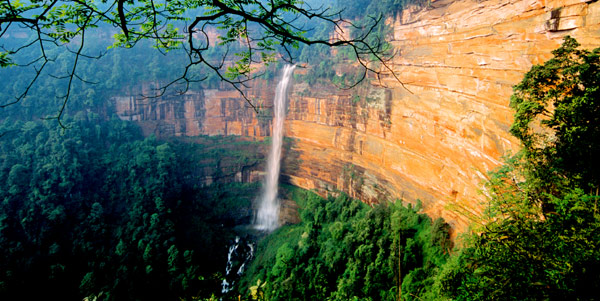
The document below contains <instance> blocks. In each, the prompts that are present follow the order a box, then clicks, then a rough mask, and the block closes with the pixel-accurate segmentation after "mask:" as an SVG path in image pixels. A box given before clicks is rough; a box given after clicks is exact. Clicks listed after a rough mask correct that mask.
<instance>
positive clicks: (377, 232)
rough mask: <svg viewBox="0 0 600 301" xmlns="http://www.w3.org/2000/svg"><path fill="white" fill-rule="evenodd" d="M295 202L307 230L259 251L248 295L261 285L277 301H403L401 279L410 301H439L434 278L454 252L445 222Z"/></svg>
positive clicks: (309, 198) (412, 212)
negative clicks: (423, 300) (435, 300)
mask: <svg viewBox="0 0 600 301" xmlns="http://www.w3.org/2000/svg"><path fill="white" fill-rule="evenodd" d="M292 198H293V199H294V200H296V202H297V203H298V204H299V205H300V207H301V210H300V214H301V218H302V222H301V223H300V224H297V225H292V226H285V227H283V228H281V229H279V230H277V231H276V232H275V233H273V234H272V235H270V236H269V237H267V238H266V239H265V240H263V241H262V242H260V243H259V246H258V249H257V257H256V260H255V261H254V263H253V264H252V266H251V267H250V268H249V269H248V272H247V274H246V276H245V279H244V281H243V282H242V285H241V286H240V293H241V294H244V295H246V294H247V289H248V287H249V286H251V285H254V284H256V283H257V281H258V280H259V279H260V280H263V281H266V285H264V293H265V297H266V298H267V299H269V300H298V299H301V300H327V299H334V300H351V299H358V300H396V299H397V297H398V283H399V282H398V278H399V277H400V275H401V278H402V279H403V282H402V295H403V298H405V299H406V300H418V299H419V298H429V299H431V298H433V296H432V295H431V293H432V283H433V279H432V278H431V276H432V275H435V274H436V271H437V270H438V268H439V267H440V266H441V265H443V264H444V263H445V261H446V258H447V252H448V251H449V249H450V248H451V242H450V240H449V232H448V231H449V226H448V225H447V224H445V223H444V222H443V221H442V220H440V219H438V220H435V221H433V222H432V221H431V219H430V218H429V217H427V216H426V215H424V214H419V213H418V211H419V210H420V206H419V205H417V206H416V207H412V206H411V205H408V206H407V207H404V206H403V205H401V202H397V203H395V204H392V203H390V204H382V205H378V206H375V207H373V208H371V207H369V206H367V205H365V204H364V203H362V202H360V201H358V200H350V199H349V198H348V197H347V196H345V195H344V194H341V195H339V196H338V197H336V198H333V197H330V198H328V199H323V198H321V197H319V196H317V195H315V194H314V193H310V192H304V191H294V192H293V196H292ZM399 257H400V258H402V260H401V262H402V264H401V267H400V266H399V265H398V258H399Z"/></svg>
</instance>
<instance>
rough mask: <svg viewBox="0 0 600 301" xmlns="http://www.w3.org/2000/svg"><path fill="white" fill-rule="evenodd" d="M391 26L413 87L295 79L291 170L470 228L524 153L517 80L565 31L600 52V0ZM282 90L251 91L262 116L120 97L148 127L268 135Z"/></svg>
mask: <svg viewBox="0 0 600 301" xmlns="http://www.w3.org/2000/svg"><path fill="white" fill-rule="evenodd" d="M388 23H389V25H390V26H391V27H392V28H393V35H392V36H391V37H390V39H391V43H392V44H393V45H394V47H395V49H396V50H397V52H398V55H397V56H396V59H395V60H394V62H393V68H394V70H395V71H396V74H397V75H398V76H399V78H400V80H401V81H402V83H403V84H404V87H403V86H402V85H400V84H399V83H398V82H397V81H395V80H394V79H393V78H392V77H390V76H388V77H386V78H384V80H383V82H382V83H379V82H375V84H376V85H379V86H378V87H371V88H363V89H361V90H358V91H339V90H336V89H335V88H333V87H315V86H313V87H309V86H308V85H306V84H304V83H301V82H296V83H295V85H294V87H293V93H292V97H291V102H290V105H289V111H288V121H287V124H286V135H287V136H288V137H290V138H292V139H289V140H288V141H286V146H287V149H288V150H287V152H286V158H285V159H284V165H283V173H284V175H283V177H284V179H285V180H287V181H288V182H290V183H293V184H296V185H298V186H301V187H304V188H309V189H317V190H318V191H320V192H322V193H326V192H327V191H335V190H336V189H339V190H343V191H346V192H348V193H349V194H350V195H352V196H355V197H359V198H361V199H362V200H364V201H366V202H374V201H377V200H382V199H392V200H393V199H397V198H403V199H406V200H409V201H414V200H416V199H421V200H422V201H423V203H424V205H425V211H426V212H427V213H429V214H431V215H432V216H434V217H437V216H441V217H444V218H445V219H446V220H447V221H449V222H450V223H451V224H452V225H453V226H455V227H457V228H463V227H464V226H465V225H467V224H468V219H467V217H466V215H465V212H468V213H473V214H479V213H480V211H481V208H482V206H481V202H482V201H485V196H484V194H485V193H482V192H481V191H480V190H481V181H482V180H483V179H484V178H485V175H486V173H487V171H489V170H490V169H492V168H494V167H495V166H498V165H499V164H500V163H501V156H502V155H503V154H505V153H506V152H507V151H510V150H513V151H514V150H516V149H517V148H518V143H517V141H515V139H514V138H512V137H511V136H510V134H509V133H508V129H509V126H510V124H511V122H512V115H513V113H512V111H511V110H510V108H509V106H508V105H509V99H510V95H511V93H512V86H513V85H514V84H516V83H518V82H519V81H520V80H521V78H522V77H523V74H524V73H525V72H526V71H528V70H529V69H530V68H531V66H532V65H533V64H539V63H543V62H544V61H546V60H547V59H549V58H550V57H551V51H552V50H553V49H555V48H557V47H558V46H559V45H560V43H561V41H562V37H563V36H565V35H571V36H573V37H575V38H577V39H578V41H579V42H580V43H582V44H583V46H584V47H586V48H596V47H600V3H599V2H593V1H591V2H589V1H588V2H586V1H576V0H566V1H564V0H563V1H535V0H513V1H502V0H491V1H452V0H439V1H432V2H431V4H430V5H429V6H428V7H426V8H424V9H416V8H411V9H408V10H406V11H404V12H401V13H399V14H397V17H396V18H395V19H390V20H388ZM275 85H276V83H273V82H271V83H266V82H262V83H259V84H257V86H255V87H254V88H253V89H251V90H249V91H248V94H249V95H250V96H251V97H250V98H252V99H256V100H257V101H258V102H259V103H260V105H261V106H262V107H263V108H267V110H263V111H262V112H263V115H260V114H259V115H257V114H255V113H254V111H253V110H252V109H251V108H249V107H248V106H247V105H246V103H245V102H244V100H243V99H241V98H240V97H239V95H237V94H236V93H234V92H232V91H216V90H212V91H211V90H208V91H203V92H195V93H188V94H186V95H185V96H184V97H182V98H177V99H176V100H172V99H162V100H160V101H157V102H154V103H152V102H149V101H146V100H142V99H137V100H136V99H132V98H130V99H127V98H123V97H121V98H115V101H116V107H117V110H118V111H119V112H120V113H119V115H120V116H121V118H123V119H129V120H138V121H140V123H141V124H142V125H143V126H144V128H145V129H146V132H147V133H157V134H162V135H188V136H193V135H198V134H208V135H219V134H224V135H249V136H258V137H263V136H268V135H269V134H270V129H269V128H270V121H269V116H267V115H269V114H268V112H269V110H268V108H269V106H270V105H272V104H271V102H272V94H273V93H272V91H271V89H270V88H269V87H273V88H274V87H275ZM264 112H267V113H266V114H265V113H264Z"/></svg>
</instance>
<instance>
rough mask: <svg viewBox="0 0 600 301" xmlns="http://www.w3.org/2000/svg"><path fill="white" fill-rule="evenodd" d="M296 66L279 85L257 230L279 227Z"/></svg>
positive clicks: (289, 68)
mask: <svg viewBox="0 0 600 301" xmlns="http://www.w3.org/2000/svg"><path fill="white" fill-rule="evenodd" d="M294 68H296V66H295V65H286V66H285V68H283V76H282V77H281V81H280V82H279V84H278V85H277V91H275V100H274V117H273V135H272V137H271V151H270V152H269V158H268V161H267V177H266V182H265V185H264V187H263V191H262V194H261V197H260V199H259V201H260V204H259V207H258V212H257V214H256V222H255V225H256V229H259V230H264V231H273V230H275V229H276V228H277V226H279V200H278V199H277V188H278V185H279V183H278V182H279V170H280V163H281V145H282V142H283V121H284V120H285V104H286V99H287V91H288V86H289V82H290V80H291V78H292V73H293V72H294Z"/></svg>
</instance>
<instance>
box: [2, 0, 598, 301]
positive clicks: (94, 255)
mask: <svg viewBox="0 0 600 301" xmlns="http://www.w3.org/2000/svg"><path fill="white" fill-rule="evenodd" d="M33 2H35V1H32V3H33ZM143 2H144V3H150V1H143ZM217 2H218V1H217ZM250 2H251V3H252V4H256V3H255V2H252V1H250ZM275 2H277V1H275ZM275 2H273V3H275ZM307 2H311V3H313V2H314V3H320V2H319V1H307ZM330 2H333V1H330ZM182 3H183V2H181V3H180V2H177V4H178V5H182ZM231 3H237V2H236V1H232V2H231ZM277 3H278V2H277ZM294 3H298V2H296V1H294ZM408 3H409V1H404V0H386V1H356V0H351V1H335V4H336V5H338V7H341V6H345V5H348V7H350V8H349V9H347V10H344V14H345V16H346V17H347V18H350V19H352V20H355V22H356V24H357V25H361V24H363V25H365V24H367V25H368V24H370V23H369V19H368V18H362V17H363V16H364V15H365V13H366V14H368V15H385V14H388V15H389V14H390V12H396V11H399V10H401V9H402V8H403V7H405V6H406V5H407V4H408ZM410 3H412V4H417V5H421V6H425V5H428V4H429V2H425V1H417V2H415V1H410ZM350 4H351V5H350ZM11 9H12V8H11ZM11 9H9V8H7V7H6V5H5V4H0V25H1V24H4V23H6V22H8V21H6V22H5V18H4V17H5V16H7V14H5V13H6V12H7V11H11ZM22 11H26V9H25V8H23V9H22ZM209 12H210V11H209ZM131 13H132V14H134V15H131V16H130V17H131V18H132V19H135V17H139V16H135V13H136V12H135V11H133V10H132V12H131ZM169 13H171V14H175V13H179V10H175V9H174V10H173V11H169ZM286 13H290V12H289V11H286ZM65 14H67V12H65ZM116 15H117V14H115V16H116ZM11 17H12V16H11ZM53 17H55V18H57V20H58V21H57V22H58V24H59V25H60V24H61V23H60V21H61V20H63V19H61V18H63V17H64V16H62V15H57V16H53ZM63 21H64V20H63ZM176 21H181V20H179V19H177V20H176ZM321 21H322V22H323V23H321V25H323V26H315V28H317V30H314V31H311V32H310V33H307V36H308V37H310V38H314V39H321V40H326V39H328V38H329V36H328V35H329V33H330V31H331V30H332V28H333V25H332V24H329V23H328V22H327V20H325V21H323V20H321ZM3 22H4V23H3ZM111 22H113V23H114V22H116V23H115V24H116V25H117V26H119V18H118V17H114V20H112V21H111ZM229 22H231V23H223V26H225V27H226V28H225V29H227V30H228V29H230V28H234V29H235V28H238V29H239V28H240V27H239V26H240V24H238V23H236V22H235V20H229ZM115 24H112V25H115ZM63 25H64V24H63ZM228 25H229V26H230V27H227V26H228ZM288 25H289V24H288ZM236 26H237V27H236ZM99 27H100V28H103V27H102V25H99ZM4 28H5V29H6V27H4ZM107 28H109V27H107ZM365 28H369V27H368V26H366V27H365V26H357V28H354V29H353V31H352V33H353V34H354V35H358V36H362V35H363V34H365V32H364V29H365ZM63 29H64V28H63ZM110 29H111V30H113V31H114V28H112V27H111V28H110ZM64 30H66V31H65V32H61V33H63V34H64V36H63V37H61V38H64V39H68V38H69V30H70V29H69V28H68V27H67V29H64ZM131 30H132V36H126V34H125V33H120V35H119V34H117V37H118V38H120V40H118V42H119V43H121V44H123V45H127V42H132V41H133V40H131V39H133V37H134V35H133V34H134V30H135V29H131ZM361 30H363V32H361ZM371 30H372V32H370V33H369V34H368V35H367V36H368V38H369V39H372V40H371V41H370V42H369V43H375V44H377V43H378V41H381V40H383V41H385V39H386V37H387V35H388V34H389V27H388V26H386V24H385V23H377V24H376V26H374V27H373V28H371ZM167 33H168V31H167ZM234 33H235V34H241V33H239V32H235V31H234ZM121 35H123V36H121ZM242 35H243V34H242ZM236 37H237V36H230V37H228V38H229V39H228V40H225V41H222V43H223V44H231V45H229V46H230V48H228V49H229V50H231V51H232V52H237V53H243V52H244V51H245V49H244V47H241V46H240V45H237V44H235V43H236ZM162 38H165V36H161V37H160V39H162ZM167 38H169V37H167ZM25 39H26V40H27V39H31V37H27V38H25ZM160 39H159V40H160ZM1 41H2V42H3V43H4V44H3V48H2V49H3V50H2V51H0V62H1V63H2V67H3V68H2V69H0V72H1V73H0V75H1V76H2V81H0V100H2V105H3V107H2V109H1V110H2V113H1V115H0V299H2V300H14V299H24V300H34V299H42V298H44V299H58V300H61V299H66V300H71V299H73V300H75V299H78V300H82V299H85V298H87V300H155V299H159V300H217V299H221V300H598V294H597V292H598V291H599V290H600V212H598V201H599V199H600V197H599V192H598V191H599V189H600V166H599V163H598V162H599V161H596V157H597V156H598V154H599V153H600V143H599V140H598V137H599V136H600V102H599V100H600V48H598V49H594V50H585V49H582V48H581V47H580V45H579V44H578V42H577V41H576V40H575V39H573V38H570V37H568V36H567V37H565V39H564V41H563V43H562V45H561V46H560V47H559V48H557V49H556V50H554V51H553V53H552V54H553V58H552V59H550V60H548V61H547V62H545V63H543V64H541V65H535V66H533V67H532V68H531V70H530V71H529V72H527V73H526V74H525V76H524V78H523V79H522V81H521V82H520V83H519V84H517V85H516V86H515V87H514V93H513V95H512V97H511V99H510V107H511V109H512V110H513V112H514V122H513V124H512V126H511V127H510V133H511V134H512V135H513V136H514V137H515V138H516V139H517V140H518V141H519V142H520V145H521V150H520V151H518V152H516V153H514V154H506V155H505V157H504V159H503V160H504V161H503V164H502V165H501V166H500V167H498V168H496V169H494V170H493V171H491V172H490V173H489V174H488V176H487V181H485V183H483V184H482V190H483V191H485V203H484V205H483V212H482V215H481V216H471V215H469V216H468V217H469V218H470V222H471V227H470V228H469V229H468V230H467V231H466V232H464V233H455V232H453V231H454V230H453V229H452V228H451V227H450V225H449V224H448V223H447V221H444V220H443V219H439V218H438V219H432V218H430V217H429V216H427V215H426V214H425V213H424V211H423V206H422V204H421V203H420V201H415V202H408V201H407V200H401V199H399V200H389V201H384V200H382V201H381V202H379V204H372V205H368V204H365V203H363V202H361V200H355V199H352V198H351V197H349V196H347V195H346V194H344V193H343V192H340V191H330V193H329V195H326V196H319V195H318V194H316V193H315V192H312V191H306V190H302V189H300V188H298V187H294V186H291V185H282V187H281V190H282V192H281V197H282V198H284V199H286V200H291V201H293V202H294V203H295V204H297V205H298V216H299V221H298V223H295V224H286V225H282V226H281V227H280V228H278V229H277V230H276V231H274V232H273V233H270V234H268V235H267V234H265V233H259V232H257V231H254V230H252V229H251V228H250V227H249V225H251V224H252V219H253V210H254V207H253V206H254V202H255V198H256V196H257V195H258V193H259V191H260V189H261V184H260V183H258V182H255V183H238V182H235V181H231V180H230V179H229V180H228V178H226V175H224V174H223V166H224V165H234V166H236V167H239V168H240V169H241V168H242V166H254V167H256V166H262V165H264V164H263V161H264V149H265V148H266V144H267V143H268V142H269V139H264V140H260V139H242V138H241V137H219V136H216V137H204V136H200V137H191V138H185V139H183V138H175V137H171V138H157V137H154V136H147V137H145V136H143V135H142V131H141V129H140V128H139V127H138V126H137V125H136V124H135V123H133V122H127V121H122V120H120V119H119V118H118V117H116V116H115V115H113V113H112V110H113V108H111V104H110V102H109V101H107V99H109V98H110V97H111V96H113V95H115V94H118V93H124V92H125V93H128V92H132V91H133V92H135V93H137V92H138V91H139V90H140V87H139V85H140V83H152V85H153V87H155V88H158V90H155V92H158V93H160V92H161V90H160V86H161V85H165V84H167V83H169V81H170V80H173V79H176V78H177V76H178V74H180V72H181V70H182V69H181V66H185V65H186V64H187V63H188V62H187V61H186V60H188V59H189V58H190V56H188V53H185V51H184V50H183V49H168V50H169V51H168V53H166V54H162V53H160V52H156V51H155V50H156V45H153V44H152V43H151V42H148V41H145V40H144V39H140V40H139V41H137V40H136V41H135V43H136V44H137V45H135V46H136V47H133V48H130V47H124V48H118V47H117V48H115V49H111V51H108V52H106V54H104V55H103V56H102V57H100V58H86V57H82V58H81V60H80V61H79V62H78V65H77V68H78V69H77V70H78V71H77V76H78V77H80V78H79V80H75V81H73V83H71V82H70V81H69V76H66V77H65V76H64V75H65V72H67V71H66V70H69V68H71V67H72V65H71V64H72V62H73V51H65V49H64V48H62V47H60V46H57V45H54V46H49V47H48V48H47V49H45V51H46V53H47V55H48V56H49V57H52V58H53V59H52V60H51V63H50V64H49V65H48V66H47V67H46V69H45V72H46V73H45V75H49V74H50V75H53V76H43V77H40V79H39V80H36V84H35V85H33V86H31V87H28V86H27V85H28V83H29V82H31V80H32V78H34V77H35V75H34V73H32V72H31V70H32V68H33V69H35V70H37V69H36V68H37V67H36V66H38V67H39V65H35V64H34V65H31V66H25V67H31V68H29V69H28V68H13V67H15V66H10V65H11V64H13V63H16V64H25V63H26V62H27V61H30V60H32V59H35V55H36V54H35V50H32V49H25V50H23V51H21V52H20V54H21V55H23V56H22V57H21V58H22V59H23V61H12V57H10V56H11V55H13V54H14V53H11V52H10V51H4V49H8V48H10V47H11V46H14V45H11V43H13V42H15V41H13V40H6V39H4V38H2V40H1ZM261 41H263V42H265V43H266V44H263V45H262V46H264V49H263V50H265V52H267V53H268V52H269V51H275V49H277V50H281V48H277V47H275V46H272V45H271V44H268V43H272V41H271V42H266V41H264V40H261ZM17 42H18V41H17ZM20 42H23V41H20ZM113 43H114V41H113V40H112V38H111V37H108V36H99V37H95V38H90V39H88V41H87V44H86V51H87V52H86V53H102V52H104V51H105V50H106V49H107V48H110V47H113V46H115V45H114V44H113ZM117 44H118V43H117ZM123 45H120V46H123ZM221 46H223V45H221ZM292 46H297V47H292ZM379 46H380V47H381V49H380V50H381V51H382V53H385V52H386V51H387V50H389V49H390V45H388V44H387V42H383V43H382V44H380V45H379ZM16 47H18V46H16ZM290 47H291V48H290V52H289V53H288V54H290V55H291V56H293V57H294V58H297V59H298V60H299V61H301V62H303V63H305V64H307V66H308V70H307V72H306V73H305V74H303V75H299V76H297V79H296V80H301V81H304V82H307V83H309V85H311V86H313V85H315V84H321V85H334V86H336V87H338V88H348V86H352V85H354V84H355V83H357V82H359V83H361V84H368V83H367V82H361V78H362V72H363V71H360V70H359V68H358V69H357V68H355V67H357V66H356V64H355V65H352V66H350V67H348V68H347V69H344V70H345V72H344V74H343V75H341V76H340V75H338V74H337V73H336V68H340V67H339V66H343V65H345V64H346V65H348V63H349V62H355V61H356V60H357V59H359V55H357V53H356V52H353V51H354V50H355V48H353V46H352V45H342V46H341V47H339V48H337V52H336V54H335V55H334V56H332V55H331V52H330V45H326V44H321V45H313V46H311V47H308V46H307V45H303V44H301V43H299V44H298V45H296V44H292V45H291V46H290ZM159 48H160V47H159ZM166 48H169V47H166ZM224 49H225V48H220V47H208V48H207V49H204V50H203V51H206V52H202V54H203V55H205V56H206V57H209V58H214V57H218V58H220V57H222V56H223V55H225V54H226V52H227V51H229V50H227V51H225V50H224ZM286 49H287V48H286ZM163 50H164V49H163ZM361 54H364V53H361ZM371 55H373V54H371ZM167 60H168V61H169V62H170V63H169V64H166V65H165V64H161V62H162V61H167ZM241 60H242V65H239V64H238V65H237V66H238V67H232V68H234V69H233V73H234V74H235V73H236V72H237V75H243V73H244V72H245V69H243V68H244V66H243V64H245V63H248V62H252V56H250V57H249V58H248V57H246V60H245V61H244V57H243V56H242V58H241ZM266 60H267V61H268V58H267V59H266ZM375 61H376V63H377V60H375ZM38 63H39V62H38ZM228 63H232V62H231V61H228ZM234 63H235V62H233V63H232V64H231V65H230V67H231V66H236V65H235V64H234ZM271 63H272V64H271V65H270V66H269V67H268V68H266V69H264V70H262V71H264V72H263V74H262V75H261V76H262V77H263V79H265V80H267V81H273V80H274V79H275V77H276V70H277V68H278V66H280V65H282V64H283V62H282V61H277V62H275V61H273V62H271ZM378 63H379V64H384V63H385V61H379V62H378ZM140 65H143V66H145V68H139V66H140ZM350 65H351V64H350ZM235 68H238V69H235ZM240 68H241V69H240ZM211 70H212V69H211V67H210V65H208V66H206V65H202V66H200V65H198V66H196V65H194V66H192V67H191V68H190V69H189V72H190V73H189V75H190V76H192V77H193V76H196V77H198V78H203V81H200V82H188V83H187V84H189V85H188V86H187V87H185V89H192V90H193V89H205V88H217V87H224V85H227V87H228V89H234V88H235V87H236V86H235V84H236V83H237V82H235V80H232V79H230V78H229V77H226V76H225V75H223V74H225V73H223V74H219V73H214V72H212V71H214V70H212V71H211ZM186 71H188V70H186ZM364 72H367V71H364ZM73 74H74V73H72V74H71V76H73ZM67 75H68V73H67ZM7 79H10V80H7ZM226 80H229V82H227V81H226ZM185 84H186V83H185V82H184V85H185ZM232 85H233V86H232ZM67 86H68V87H67ZM171 88H172V89H173V90H172V91H170V92H174V91H175V92H176V91H178V89H181V86H175V87H171ZM24 90H25V91H27V93H28V95H27V97H26V98H23V99H21V100H20V101H18V102H17V103H15V104H13V105H8V106H4V105H5V104H8V103H10V102H12V101H13V100H14V99H15V96H18V95H20V93H22V92H23V91H24ZM65 91H68V92H69V93H70V96H69V101H68V102H65V98H64V97H62V96H61V95H64V93H65ZM63 104H64V105H65V107H62V105H63ZM263 114H264V112H263ZM225 161H227V164H225ZM298 164H301V162H298ZM201 170H211V171H212V174H210V175H209V176H210V177H211V182H213V183H212V184H207V183H206V181H205V177H206V176H207V175H206V174H203V173H202V172H201ZM458 213H461V212H458ZM465 215H466V213H465ZM240 237H241V239H242V241H244V242H248V245H249V246H252V247H249V248H252V250H254V253H253V254H252V255H251V256H250V261H249V262H246V260H245V259H243V258H235V259H234V261H236V262H235V264H236V267H240V266H242V265H246V264H247V265H246V266H245V268H244V269H243V273H240V274H241V275H238V276H233V278H232V279H228V278H226V276H228V275H226V265H227V262H228V261H231V260H230V258H228V252H227V251H228V249H229V248H230V247H231V246H232V244H234V243H235V242H236V241H237V240H238V239H239V238H240ZM228 277H229V276H228ZM224 280H228V281H229V282H231V283H232V286H233V288H232V289H231V290H229V291H227V292H224V291H223V281H224Z"/></svg>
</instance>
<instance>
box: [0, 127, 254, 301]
mask: <svg viewBox="0 0 600 301" xmlns="http://www.w3.org/2000/svg"><path fill="white" fill-rule="evenodd" d="M97 122H98V120H87V119H85V118H83V120H80V121H77V122H72V123H70V129H69V130H67V131H63V130H61V129H56V128H55V127H56V126H57V125H56V124H55V123H53V122H50V121H49V122H45V123H42V122H27V123H21V122H10V121H6V122H4V123H2V125H0V129H1V130H2V132H4V133H5V135H4V136H3V137H2V140H0V162H1V163H0V164H1V165H0V299H2V300H11V298H14V297H15V296H19V299H23V300H34V299H38V298H39V299H41V298H44V299H56V300H65V299H69V300H81V299H82V298H83V297H85V296H101V300H157V299H160V300H172V299H176V298H177V297H186V296H187V297H191V296H197V295H206V296H210V294H211V293H212V292H216V291H218V290H219V286H220V283H219V281H220V276H219V274H218V272H220V271H222V270H223V268H224V266H225V261H226V258H225V256H226V250H227V245H228V243H229V241H230V240H231V239H232V238H233V236H235V233H234V231H233V228H234V227H235V226H237V225H239V224H247V223H249V222H250V217H251V215H250V209H249V208H250V203H251V200H252V197H253V195H255V194H256V193H257V191H258V186H257V185H249V186H248V185H233V184H232V185H225V186H222V185H217V186H212V187H209V188H206V189H204V188H199V187H197V183H199V182H200V181H199V179H198V178H197V176H195V170H194V168H196V167H197V166H198V164H197V163H196V162H198V161H199V160H201V159H205V158H207V157H210V153H211V152H212V151H213V150H212V149H211V150H208V151H204V150H203V148H202V147H201V146H198V145H190V144H183V143H166V142H164V141H158V140H156V139H155V138H153V137H150V138H145V139H144V138H143V137H141V136H140V134H139V130H138V129H137V128H136V127H135V126H133V125H132V124H130V123H125V122H121V121H118V120H114V121H111V122H109V123H105V124H98V123H97ZM221 153H223V152H221ZM199 277H201V278H199Z"/></svg>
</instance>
